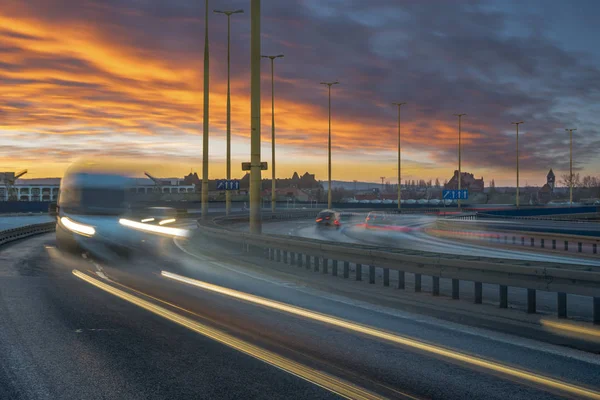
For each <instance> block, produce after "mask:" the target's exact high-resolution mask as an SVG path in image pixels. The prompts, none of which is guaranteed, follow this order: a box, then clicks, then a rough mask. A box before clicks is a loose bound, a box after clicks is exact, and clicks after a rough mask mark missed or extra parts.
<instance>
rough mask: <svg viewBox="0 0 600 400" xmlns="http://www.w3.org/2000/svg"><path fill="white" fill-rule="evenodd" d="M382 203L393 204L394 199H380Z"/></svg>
mask: <svg viewBox="0 0 600 400" xmlns="http://www.w3.org/2000/svg"><path fill="white" fill-rule="evenodd" d="M382 203H383V204H394V201H393V200H390V199H385V200H383V201H382Z"/></svg>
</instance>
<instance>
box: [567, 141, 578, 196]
mask: <svg viewBox="0 0 600 400" xmlns="http://www.w3.org/2000/svg"><path fill="white" fill-rule="evenodd" d="M576 130H577V129H565V131H567V132H569V207H573V131H576Z"/></svg>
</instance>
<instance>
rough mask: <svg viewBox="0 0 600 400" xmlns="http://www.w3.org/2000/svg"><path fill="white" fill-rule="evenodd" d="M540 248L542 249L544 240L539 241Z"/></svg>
mask: <svg viewBox="0 0 600 400" xmlns="http://www.w3.org/2000/svg"><path fill="white" fill-rule="evenodd" d="M540 247H541V248H542V249H543V248H544V239H540Z"/></svg>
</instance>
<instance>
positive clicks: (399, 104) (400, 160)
mask: <svg viewBox="0 0 600 400" xmlns="http://www.w3.org/2000/svg"><path fill="white" fill-rule="evenodd" d="M392 104H393V105H395V106H398V210H401V209H402V205H401V203H402V188H401V186H402V175H401V172H402V152H401V147H400V107H402V106H403V105H404V104H406V103H392Z"/></svg>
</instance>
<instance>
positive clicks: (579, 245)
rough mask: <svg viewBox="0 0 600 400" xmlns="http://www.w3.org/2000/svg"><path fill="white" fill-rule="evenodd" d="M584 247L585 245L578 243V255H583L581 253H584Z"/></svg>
mask: <svg viewBox="0 0 600 400" xmlns="http://www.w3.org/2000/svg"><path fill="white" fill-rule="evenodd" d="M582 247H583V243H581V242H578V243H577V252H578V253H581V251H582Z"/></svg>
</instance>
